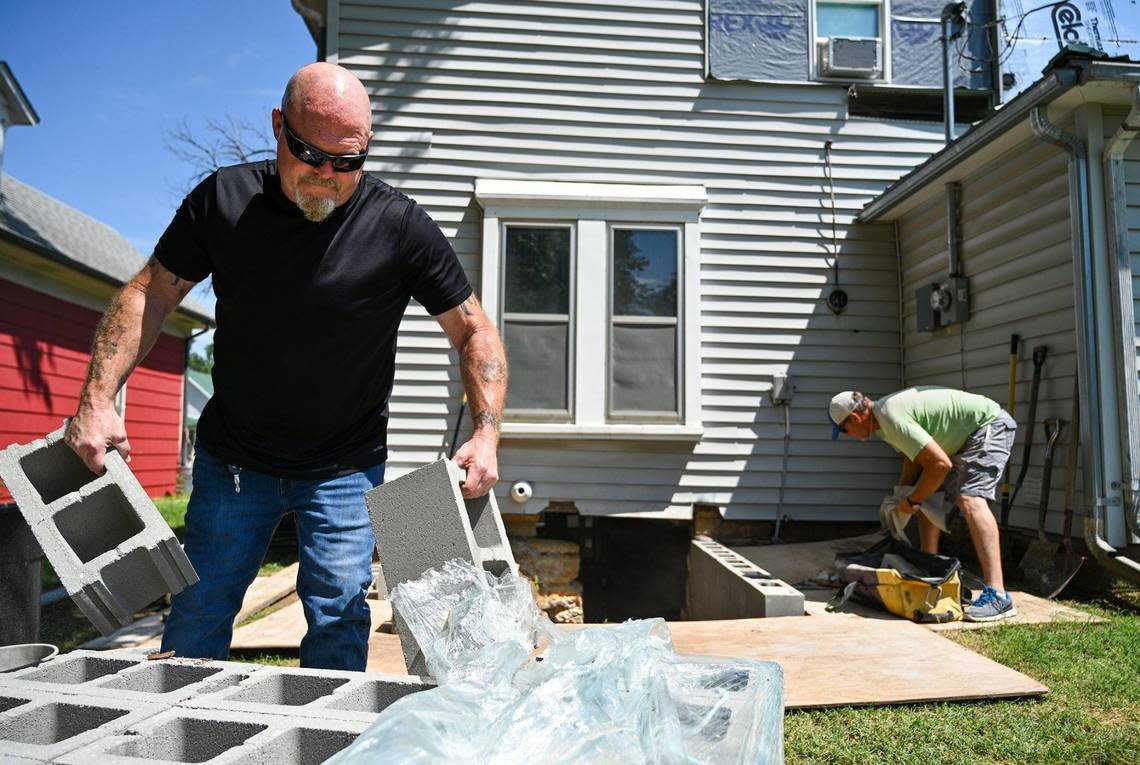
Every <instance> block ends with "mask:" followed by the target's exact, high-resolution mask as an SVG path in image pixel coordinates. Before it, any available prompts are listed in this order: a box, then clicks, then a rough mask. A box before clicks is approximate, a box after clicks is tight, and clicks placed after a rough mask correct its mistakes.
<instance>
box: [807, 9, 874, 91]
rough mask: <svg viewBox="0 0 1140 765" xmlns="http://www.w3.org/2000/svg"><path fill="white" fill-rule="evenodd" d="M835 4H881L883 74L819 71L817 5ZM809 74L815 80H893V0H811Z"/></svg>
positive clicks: (871, 81) (809, 13)
mask: <svg viewBox="0 0 1140 765" xmlns="http://www.w3.org/2000/svg"><path fill="white" fill-rule="evenodd" d="M821 2H822V3H825V4H829V5H830V4H835V5H877V6H879V44H880V50H879V54H880V58H881V63H882V66H883V71H882V76H880V77H868V78H866V79H863V78H859V77H824V76H823V75H822V74H820V72H819V39H820V35H819V32H818V30H817V26H818V25H817V23H816V13H817V10H816V6H817V5H818V4H819V3H821ZM808 41H809V44H808V76H809V78H810V79H811V81H813V82H846V83H861V82H866V83H878V84H890V82H891V76H892V72H891V0H810V4H809V7H808Z"/></svg>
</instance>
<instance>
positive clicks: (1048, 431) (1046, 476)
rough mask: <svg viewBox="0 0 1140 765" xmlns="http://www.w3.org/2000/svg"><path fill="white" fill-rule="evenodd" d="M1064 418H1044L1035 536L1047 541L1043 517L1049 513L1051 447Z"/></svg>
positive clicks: (1054, 442) (1051, 464)
mask: <svg viewBox="0 0 1140 765" xmlns="http://www.w3.org/2000/svg"><path fill="white" fill-rule="evenodd" d="M1064 424H1065V422H1064V420H1045V464H1044V466H1042V468H1041V471H1042V472H1041V497H1040V499H1039V501H1038V504H1037V538H1038V539H1040V540H1041V541H1042V542H1047V541H1048V539H1047V538H1046V536H1045V517H1046V515H1048V513H1049V492H1050V490H1051V489H1052V488H1053V447H1054V446H1056V445H1057V438H1058V437H1059V436H1060V435H1061V428H1062V427H1063V426H1064Z"/></svg>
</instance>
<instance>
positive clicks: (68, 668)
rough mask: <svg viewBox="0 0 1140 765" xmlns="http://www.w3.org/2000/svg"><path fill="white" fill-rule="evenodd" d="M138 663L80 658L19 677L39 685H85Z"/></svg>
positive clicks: (51, 664)
mask: <svg viewBox="0 0 1140 765" xmlns="http://www.w3.org/2000/svg"><path fill="white" fill-rule="evenodd" d="M138 663H139V662H137V661H129V660H126V659H96V658H94V657H91V656H80V657H79V658H77V659H68V660H67V661H60V662H58V663H57V662H51V663H49V664H48V665H47V666H46V667H44V668H43V669H40V670H37V671H36V672H32V673H30V674H27V675H21V676H20V679H21V680H36V681H39V682H41V683H64V684H67V685H70V684H73V683H86V682H88V681H90V680H94V679H96V678H99V677H103V676H104V675H111V674H114V673H116V672H120V671H122V670H124V669H126V668H127V667H133V666H135V665H136V664H138Z"/></svg>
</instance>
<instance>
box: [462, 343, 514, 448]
mask: <svg viewBox="0 0 1140 765" xmlns="http://www.w3.org/2000/svg"><path fill="white" fill-rule="evenodd" d="M459 369H460V373H461V374H462V375H463V387H464V389H465V390H466V391H467V399H468V402H469V404H470V407H471V420H472V422H473V423H474V425H475V435H477V436H480V437H485V438H493V439H494V442H495V443H498V441H499V430H500V428H501V426H502V422H503V403H504V400H505V399H506V395H507V358H506V354H505V353H504V352H503V343H502V341H501V340H499V334H498V332H496V331H495V329H494V327H491V326H488V327H487V328H486V329H481V330H479V331H476V332H473V333H472V334H471V336H470V337H468V338H467V342H466V343H464V345H463V347H462V348H461V349H460V352H459Z"/></svg>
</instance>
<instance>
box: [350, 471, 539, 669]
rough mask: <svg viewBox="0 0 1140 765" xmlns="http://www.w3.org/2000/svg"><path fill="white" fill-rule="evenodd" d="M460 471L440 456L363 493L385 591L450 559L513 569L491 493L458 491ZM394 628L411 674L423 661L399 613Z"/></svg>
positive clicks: (498, 570) (489, 568)
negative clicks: (467, 495)
mask: <svg viewBox="0 0 1140 765" xmlns="http://www.w3.org/2000/svg"><path fill="white" fill-rule="evenodd" d="M462 480H463V471H462V470H460V469H459V468H458V467H456V465H455V463H454V462H452V461H450V460H440V461H438V462H434V463H432V464H430V465H427V466H425V467H422V468H420V469H419V470H415V471H413V472H411V473H408V474H406V475H403V476H401V477H399V478H396V479H394V480H392V481H389V482H386V483H384V484H383V485H381V486H377V487H376V488H375V489H372V490H370V491H368V492H367V493H365V495H364V500H365V502H366V504H367V505H368V514H369V515H370V516H371V517H372V528H373V531H374V532H375V534H376V548H377V550H378V552H379V553H380V567H381V571H382V573H383V578H384V582H385V584H386V585H387V588H388V590H389V591H390V590H391V589H392V588H394V587H395V586H396V585H398V584H400V583H401V582H406V581H409V580H411V579H416V578H418V577H419V576H421V575H422V574H423V573H424V572H425V571H427V570H429V569H432V568H436V567H438V566H441V565H443V564H444V563H446V562H447V561H449V560H456V559H461V560H467V561H471V562H472V563H475V564H477V565H479V566H482V567H483V569H485V570H486V571H489V572H491V573H492V574H494V575H496V576H498V575H500V574H502V573H503V572H504V571H507V570H511V571H513V572H515V573H518V566H517V565H516V564H515V560H514V555H513V554H512V553H511V547H510V545H509V544H508V543H507V534H506V531H505V530H504V528H503V519H502V517H501V516H500V515H499V507H498V504H497V503H496V502H495V495H494V492H491V493H489V494H487V496H485V497H480V498H478V499H470V500H468V499H464V498H463V495H462V494H461V493H460V483H461V481H462ZM395 624H396V631H397V632H398V633H399V635H400V645H401V647H402V648H403V650H404V663H405V664H406V666H407V668H408V672H410V673H411V674H413V675H426V674H427V665H426V663H425V662H424V658H423V654H422V652H421V651H420V648H419V646H418V645H416V643H415V640H414V639H413V638H412V635H411V633H410V632H409V631H408V630H407V629H406V628H405V626H404V624H403V620H402V619H401V618H400V616H399V614H396V618H395Z"/></svg>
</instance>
